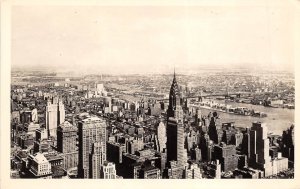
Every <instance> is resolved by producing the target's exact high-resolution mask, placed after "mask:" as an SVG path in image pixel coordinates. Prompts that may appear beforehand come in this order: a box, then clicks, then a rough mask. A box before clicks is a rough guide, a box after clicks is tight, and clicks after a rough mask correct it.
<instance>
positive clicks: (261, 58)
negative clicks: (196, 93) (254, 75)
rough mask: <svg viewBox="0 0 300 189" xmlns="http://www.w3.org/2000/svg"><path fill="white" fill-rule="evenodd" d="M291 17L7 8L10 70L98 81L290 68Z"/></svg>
mask: <svg viewBox="0 0 300 189" xmlns="http://www.w3.org/2000/svg"><path fill="white" fill-rule="evenodd" d="M293 14H294V9H293V8H291V7H284V8H283V7H281V6H256V7H254V6H253V7H244V6H234V7H233V6H231V7H224V6H210V7H208V6H206V7H204V6H131V7H130V6H106V7H105V6H77V7H76V6H14V7H13V9H12V65H13V67H14V66H17V67H20V66H27V65H28V66H34V67H39V66H54V67H58V66H60V67H62V68H64V69H66V68H68V69H71V70H77V71H79V70H80V71H91V72H98V73H104V72H132V71H135V72H149V71H152V70H153V71H157V70H160V69H162V70H163V71H166V72H169V71H170V69H171V71H172V70H173V67H174V65H175V66H176V67H186V68H187V67H193V68H195V67H197V66H203V65H218V64H224V65H230V64H235V65H242V64H247V65H250V67H256V66H257V65H261V64H264V65H268V66H269V67H270V68H274V67H280V68H281V67H284V68H288V67H289V68H293V64H294V62H293V48H294V47H293V45H294V44H293V41H294V38H293V37H294V15H293Z"/></svg>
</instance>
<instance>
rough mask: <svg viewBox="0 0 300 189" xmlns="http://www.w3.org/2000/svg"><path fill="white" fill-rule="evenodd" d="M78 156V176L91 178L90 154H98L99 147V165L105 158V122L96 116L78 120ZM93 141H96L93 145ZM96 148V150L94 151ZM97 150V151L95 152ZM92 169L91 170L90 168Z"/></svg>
mask: <svg viewBox="0 0 300 189" xmlns="http://www.w3.org/2000/svg"><path fill="white" fill-rule="evenodd" d="M78 129H79V158H78V177H79V178H92V176H93V175H91V174H90V170H89V169H90V168H91V167H92V168H93V167H94V166H93V165H92V166H91V165H90V156H91V155H92V156H93V155H94V156H95V154H98V152H99V150H100V149H95V148H98V147H99V145H102V146H103V147H101V153H102V156H101V161H100V163H98V165H100V164H101V163H103V162H104V161H105V160H106V122H105V120H103V119H100V118H98V117H89V118H86V119H83V120H81V121H79V123H78ZM99 142H100V143H99ZM94 143H98V144H96V145H93V144H94ZM93 150H94V151H93ZM95 150H96V151H95ZM96 152H97V153H96ZM98 168H99V173H100V167H98ZM91 171H93V170H91Z"/></svg>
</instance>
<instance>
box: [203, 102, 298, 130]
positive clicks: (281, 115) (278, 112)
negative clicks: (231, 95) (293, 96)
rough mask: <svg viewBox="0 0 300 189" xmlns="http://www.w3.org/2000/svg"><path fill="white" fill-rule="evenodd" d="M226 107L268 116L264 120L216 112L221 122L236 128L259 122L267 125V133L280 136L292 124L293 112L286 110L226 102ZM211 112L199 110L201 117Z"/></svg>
mask: <svg viewBox="0 0 300 189" xmlns="http://www.w3.org/2000/svg"><path fill="white" fill-rule="evenodd" d="M212 101H214V102H217V103H220V104H225V101H224V100H212ZM226 104H227V105H231V106H232V107H246V108H248V109H254V110H257V111H260V112H264V113H266V114H267V115H268V116H267V117H264V118H259V117H252V116H242V115H235V114H228V113H224V112H218V115H219V117H220V119H221V122H235V126H237V127H251V125H252V122H254V121H260V122H265V123H267V127H268V131H269V132H272V133H274V134H279V135H281V134H282V131H283V130H285V129H287V128H289V127H290V126H291V124H294V112H295V111H294V110H293V109H286V108H284V109H283V108H271V107H264V106H259V105H252V104H244V103H236V102H227V103H226ZM211 111H213V110H208V109H204V108H201V112H202V115H208V113H209V112H211Z"/></svg>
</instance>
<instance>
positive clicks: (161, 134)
mask: <svg viewBox="0 0 300 189" xmlns="http://www.w3.org/2000/svg"><path fill="white" fill-rule="evenodd" d="M157 139H158V151H159V152H163V150H164V149H165V148H166V141H167V140H166V139H167V135H166V125H165V124H164V123H163V122H162V121H161V122H160V123H159V125H158V127H157Z"/></svg>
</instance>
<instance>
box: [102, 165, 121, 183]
mask: <svg viewBox="0 0 300 189" xmlns="http://www.w3.org/2000/svg"><path fill="white" fill-rule="evenodd" d="M116 177H117V174H116V165H115V164H114V163H111V162H105V163H104V164H103V166H102V168H101V178H104V179H116Z"/></svg>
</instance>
